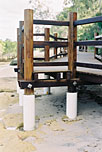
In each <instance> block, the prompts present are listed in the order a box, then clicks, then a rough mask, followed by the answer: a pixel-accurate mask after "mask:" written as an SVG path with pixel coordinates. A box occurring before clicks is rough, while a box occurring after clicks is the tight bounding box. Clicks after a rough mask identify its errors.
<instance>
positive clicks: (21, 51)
mask: <svg viewBox="0 0 102 152" xmlns="http://www.w3.org/2000/svg"><path fill="white" fill-rule="evenodd" d="M23 26H24V21H20V22H19V53H18V54H19V55H18V57H19V79H20V80H23V79H24V64H23V60H24V48H23V44H24V32H22V27H23ZM23 94H24V89H19V105H20V106H23Z"/></svg>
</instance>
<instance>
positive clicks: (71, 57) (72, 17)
mask: <svg viewBox="0 0 102 152" xmlns="http://www.w3.org/2000/svg"><path fill="white" fill-rule="evenodd" d="M76 20H77V13H76V12H71V13H69V30H68V62H69V65H68V69H69V70H70V71H71V78H75V77H76V67H75V65H74V63H75V62H76V60H77V47H75V46H74V42H76V41H77V26H74V21H76ZM70 89H71V90H70ZM68 90H70V91H73V88H72V87H69V88H68Z"/></svg>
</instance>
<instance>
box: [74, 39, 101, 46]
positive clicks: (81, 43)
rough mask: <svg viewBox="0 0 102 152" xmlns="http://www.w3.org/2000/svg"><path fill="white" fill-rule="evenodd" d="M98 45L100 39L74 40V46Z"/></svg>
mask: <svg viewBox="0 0 102 152" xmlns="http://www.w3.org/2000/svg"><path fill="white" fill-rule="evenodd" d="M81 45H84V46H99V45H102V41H100V40H99V41H96V40H92V41H91V40H89V41H79V42H75V46H81Z"/></svg>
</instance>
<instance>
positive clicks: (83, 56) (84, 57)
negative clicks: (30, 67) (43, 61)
mask: <svg viewBox="0 0 102 152" xmlns="http://www.w3.org/2000/svg"><path fill="white" fill-rule="evenodd" d="M53 62H68V57H67V56H66V57H63V58H58V59H56V60H53ZM77 62H81V63H91V64H100V65H102V62H100V61H98V60H96V59H95V58H94V53H90V52H79V51H78V53H77ZM61 71H62V72H67V71H68V66H55V67H54V66H47V67H45V66H43V67H42V66H41V67H40V66H39V67H34V72H35V73H38V72H39V73H45V72H61ZM77 71H79V72H86V73H91V74H96V75H102V70H101V69H92V68H84V67H77Z"/></svg>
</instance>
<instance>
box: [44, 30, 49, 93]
mask: <svg viewBox="0 0 102 152" xmlns="http://www.w3.org/2000/svg"><path fill="white" fill-rule="evenodd" d="M44 32H45V37H44V41H49V38H50V29H49V28H45V31H44ZM49 50H50V48H49V46H45V61H49V60H50V58H49V57H50V55H49V54H50V52H49ZM44 77H45V79H50V76H49V75H45V76H44ZM44 94H50V87H47V88H44Z"/></svg>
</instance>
